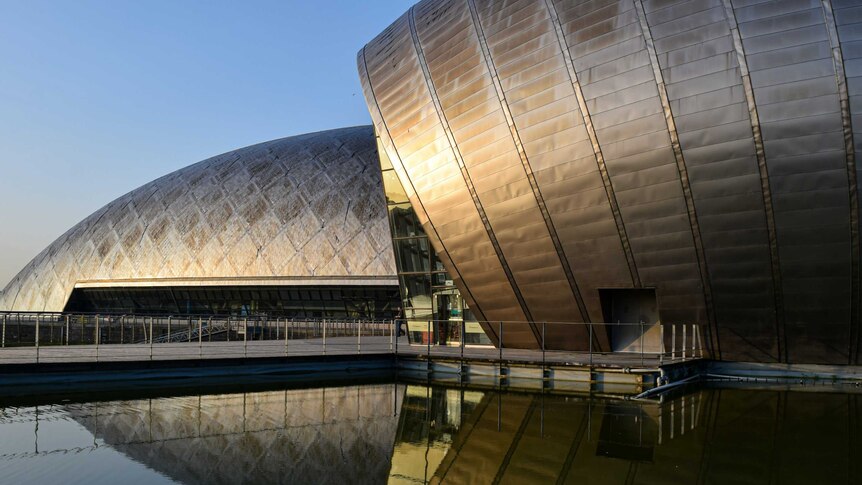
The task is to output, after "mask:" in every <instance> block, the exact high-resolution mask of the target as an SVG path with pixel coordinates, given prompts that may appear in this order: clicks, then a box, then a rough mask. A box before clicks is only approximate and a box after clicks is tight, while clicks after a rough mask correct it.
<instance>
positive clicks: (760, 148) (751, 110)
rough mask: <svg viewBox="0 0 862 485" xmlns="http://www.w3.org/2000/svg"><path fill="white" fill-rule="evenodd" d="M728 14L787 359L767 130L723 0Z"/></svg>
mask: <svg viewBox="0 0 862 485" xmlns="http://www.w3.org/2000/svg"><path fill="white" fill-rule="evenodd" d="M722 3H723V4H724V11H725V17H726V18H727V23H728V26H729V27H730V33H731V36H732V37H733V47H734V50H735V51H736V58H737V63H738V64H739V73H740V77H741V78H742V87H743V90H744V91H745V102H746V104H747V105H748V118H749V120H750V121H751V132H752V135H753V137H754V152H755V155H756V156H757V166H758V168H759V170H760V189H761V192H762V193H763V207H764V210H765V211H766V230H767V232H768V233H769V254H770V260H771V261H770V262H771V264H772V285H773V299H774V302H775V327H776V328H775V338H776V340H777V341H778V342H777V343H778V361H779V362H787V337H786V329H785V325H786V319H785V315H784V288H783V286H782V282H781V266H780V264H779V262H780V259H779V254H778V233H777V230H776V228H775V211H774V209H773V206H772V189H771V187H770V184H769V170H768V168H767V165H766V150H765V148H764V145H763V133H762V132H761V130H760V117H759V115H758V114H757V103H756V102H755V99H754V87H753V86H752V84H751V75H750V74H749V71H748V61H747V60H746V58H745V48H744V47H743V45H742V35H741V34H740V33H739V26H738V23H737V21H736V13H735V12H734V10H733V5H732V4H731V0H722Z"/></svg>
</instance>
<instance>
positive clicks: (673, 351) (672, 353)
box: [670, 323, 676, 361]
mask: <svg viewBox="0 0 862 485" xmlns="http://www.w3.org/2000/svg"><path fill="white" fill-rule="evenodd" d="M670 360H671V361H674V360H676V324H675V323H672V324H671V325H670Z"/></svg>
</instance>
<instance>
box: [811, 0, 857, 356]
mask: <svg viewBox="0 0 862 485" xmlns="http://www.w3.org/2000/svg"><path fill="white" fill-rule="evenodd" d="M821 5H822V6H823V17H824V21H825V22H826V30H827V32H828V33H829V43H830V44H831V47H832V62H833V64H834V66H835V81H836V82H837V84H838V99H839V101H840V105H841V124H842V126H843V128H844V151H845V153H846V157H847V158H846V164H847V183H848V185H849V189H850V191H849V192H850V328H849V329H848V336H849V340H850V342H849V345H850V347H849V349H848V354H849V355H848V358H849V362H848V363H849V364H852V363H853V362H855V360H856V356H857V354H858V352H859V347H858V342H857V338H858V335H859V257H860V254H859V196H858V192H857V189H858V185H857V184H858V181H857V176H856V151H855V147H854V146H853V120H852V117H851V114H850V95H849V93H848V90H847V73H846V72H845V70H844V54H843V52H842V51H841V43H840V42H839V39H838V28H837V27H836V25H835V14H834V12H833V11H832V1H831V0H821Z"/></svg>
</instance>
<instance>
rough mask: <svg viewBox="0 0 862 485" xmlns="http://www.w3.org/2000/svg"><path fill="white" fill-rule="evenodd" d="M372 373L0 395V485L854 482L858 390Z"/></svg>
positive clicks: (860, 458)
mask: <svg viewBox="0 0 862 485" xmlns="http://www.w3.org/2000/svg"><path fill="white" fill-rule="evenodd" d="M833 391H835V390H832V389H826V392H824V391H823V389H822V388H820V390H819V392H805V391H787V390H774V389H763V390H750V389H746V390H741V389H732V388H724V389H718V388H704V389H699V390H694V391H689V392H687V393H685V394H683V395H679V396H677V397H674V398H672V399H666V400H665V402H663V403H634V402H631V401H622V400H617V399H601V398H592V399H590V398H585V397H575V396H559V395H550V394H527V393H506V392H492V391H477V390H467V389H458V388H446V387H436V386H426V385H415V384H405V383H391V382H382V383H381V382H376V383H369V384H362V385H354V386H335V387H320V388H306V389H297V388H292V389H283V388H278V387H277V386H276V388H273V386H272V385H269V386H267V388H266V389H254V388H253V389H248V390H243V391H242V392H238V391H236V390H232V391H219V390H217V389H216V390H213V389H207V390H206V391H203V392H198V393H194V392H189V391H188V390H186V391H181V390H176V389H174V390H172V391H171V394H172V395H170V396H159V395H153V394H152V393H150V395H146V396H141V395H140V393H138V394H139V395H137V396H135V395H133V394H129V393H128V392H126V393H124V394H122V395H117V394H112V395H109V396H106V395H100V394H92V395H85V396H86V397H82V396H81V395H77V396H66V397H63V396H58V397H57V398H52V400H53V402H49V401H51V400H44V399H43V400H42V401H40V402H39V403H38V404H34V403H33V401H32V398H29V399H28V398H25V399H22V398H3V399H0V483H2V484H7V483H8V484H29V483H33V484H78V483H81V484H116V483H122V484H124V485H131V484H138V483H140V484H153V483H184V484H239V483H302V484H305V483H396V484H415V483H440V482H443V483H496V482H500V483H513V484H524V483H572V484H696V483H703V484H724V483H735V484H817V483H824V484H844V483H860V482H859V481H860V468H862V447H860V436H862V433H860V431H862V429H860V426H862V419H860V418H862V415H860V411H862V408H860V405H862V403H860V399H862V397H860V396H862V395H856V394H852V393H842V392H833Z"/></svg>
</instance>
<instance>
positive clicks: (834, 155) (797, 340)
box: [734, 0, 852, 363]
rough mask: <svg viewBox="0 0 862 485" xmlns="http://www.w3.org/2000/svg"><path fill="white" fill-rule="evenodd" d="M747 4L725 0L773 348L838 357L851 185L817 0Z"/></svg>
mask: <svg viewBox="0 0 862 485" xmlns="http://www.w3.org/2000/svg"><path fill="white" fill-rule="evenodd" d="M752 3H753V2H734V14H735V16H736V20H737V23H738V27H739V32H740V34H741V37H742V45H743V47H744V49H745V54H746V57H747V60H748V66H749V70H750V72H751V82H752V85H753V88H754V97H755V99H756V100H757V108H758V113H759V116H760V124H761V129H762V132H763V144H764V150H765V153H766V163H767V165H768V169H769V178H770V184H771V187H772V199H773V204H774V210H775V226H776V232H777V234H776V235H777V239H778V245H779V254H780V269H781V279H782V291H783V294H784V301H785V304H784V309H785V342H780V344H782V345H784V346H785V350H784V354H785V355H784V356H782V357H784V359H786V360H787V361H791V362H793V361H797V362H809V361H812V360H818V361H822V362H830V363H847V362H848V360H849V347H848V344H849V341H848V338H847V336H848V333H849V330H850V325H849V324H850V310H851V284H850V280H851V259H852V257H851V250H850V249H851V238H850V210H849V209H850V187H849V181H848V180H849V179H848V175H849V174H848V170H847V168H848V167H847V154H846V152H845V146H844V132H843V123H842V113H841V103H840V99H839V92H838V84H837V82H836V70H835V65H834V62H833V59H832V47H831V44H830V36H829V28H828V26H827V25H826V22H825V17H824V9H823V5H822V4H821V2H820V1H819V0H803V1H799V0H792V1H785V2H769V3H760V4H752ZM815 322H816V323H815ZM784 359H782V360H784Z"/></svg>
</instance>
